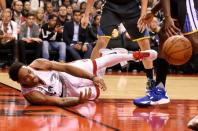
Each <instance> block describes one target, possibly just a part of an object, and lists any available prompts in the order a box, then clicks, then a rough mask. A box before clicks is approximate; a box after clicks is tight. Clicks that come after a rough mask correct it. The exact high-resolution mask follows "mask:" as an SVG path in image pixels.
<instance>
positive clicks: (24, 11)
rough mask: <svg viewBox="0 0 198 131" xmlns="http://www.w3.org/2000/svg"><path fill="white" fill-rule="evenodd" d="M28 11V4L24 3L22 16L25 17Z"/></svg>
mask: <svg viewBox="0 0 198 131" xmlns="http://www.w3.org/2000/svg"><path fill="white" fill-rule="evenodd" d="M30 10H31V5H30V2H29V1H25V3H24V5H23V11H22V14H23V16H24V17H26V16H27V15H28V13H29V11H30Z"/></svg>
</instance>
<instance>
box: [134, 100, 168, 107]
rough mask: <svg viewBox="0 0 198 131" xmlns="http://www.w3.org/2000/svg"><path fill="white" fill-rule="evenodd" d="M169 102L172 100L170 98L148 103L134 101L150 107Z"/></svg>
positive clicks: (138, 104) (139, 105) (140, 105)
mask: <svg viewBox="0 0 198 131" xmlns="http://www.w3.org/2000/svg"><path fill="white" fill-rule="evenodd" d="M169 102H170V99H161V100H159V101H157V102H153V101H151V102H150V103H148V104H140V103H136V102H135V101H133V104H134V105H136V106H138V107H149V106H155V105H164V104H168V103H169Z"/></svg>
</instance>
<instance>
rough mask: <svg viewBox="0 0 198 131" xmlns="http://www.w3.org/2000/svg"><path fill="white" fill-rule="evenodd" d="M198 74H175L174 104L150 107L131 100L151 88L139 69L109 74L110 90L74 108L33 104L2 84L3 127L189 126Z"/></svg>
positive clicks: (105, 130)
mask: <svg viewBox="0 0 198 131" xmlns="http://www.w3.org/2000/svg"><path fill="white" fill-rule="evenodd" d="M4 75H5V74H4ZM197 78H198V77H197V76H171V77H169V78H168V83H167V88H168V89H167V90H168V92H169V95H170V96H171V98H172V100H171V103H170V104H167V105H163V106H155V107H149V108H137V107H136V106H135V105H133V104H132V103H131V101H132V98H135V97H139V96H141V95H144V93H145V91H144V88H145V87H144V86H145V77H144V76H140V75H139V74H138V75H135V76H131V75H130V74H118V75H107V76H105V81H106V82H107V85H108V90H107V91H106V92H101V97H100V99H99V100H97V101H95V102H93V101H91V102H88V103H85V104H82V105H79V106H75V107H70V108H66V107H64V108H59V107H54V106H31V105H29V104H28V103H27V102H26V101H25V100H24V99H23V97H22V96H21V94H20V91H18V90H16V89H14V88H10V87H9V86H7V85H4V84H0V131H111V130H121V131H188V130H189V129H188V128H187V126H186V125H187V123H188V121H189V120H190V119H191V118H192V117H193V116H195V115H196V114H197V113H198V102H197V100H196V99H197V97H198V95H197V91H198V82H197ZM0 79H1V81H2V79H6V75H5V76H4V78H2V76H1V75H0ZM5 81H6V80H5ZM7 81H8V80H7ZM180 93H182V94H180ZM193 99H195V100H193Z"/></svg>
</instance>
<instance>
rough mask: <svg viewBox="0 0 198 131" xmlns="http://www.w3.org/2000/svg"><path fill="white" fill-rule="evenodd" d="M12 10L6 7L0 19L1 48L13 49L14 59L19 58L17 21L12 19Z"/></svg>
mask: <svg viewBox="0 0 198 131" xmlns="http://www.w3.org/2000/svg"><path fill="white" fill-rule="evenodd" d="M11 18H12V11H11V10H10V9H5V10H3V12H2V20H1V21H0V36H1V37H0V49H12V55H13V57H12V61H14V60H16V59H17V56H16V50H15V47H16V42H17V23H16V22H14V21H12V20H11Z"/></svg>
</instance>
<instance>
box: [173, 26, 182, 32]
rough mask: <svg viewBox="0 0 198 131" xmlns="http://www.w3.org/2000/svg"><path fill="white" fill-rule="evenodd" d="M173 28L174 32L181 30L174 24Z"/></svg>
mask: <svg viewBox="0 0 198 131" xmlns="http://www.w3.org/2000/svg"><path fill="white" fill-rule="evenodd" d="M173 29H174V30H175V31H176V32H181V30H180V29H179V28H177V27H176V26H173Z"/></svg>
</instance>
